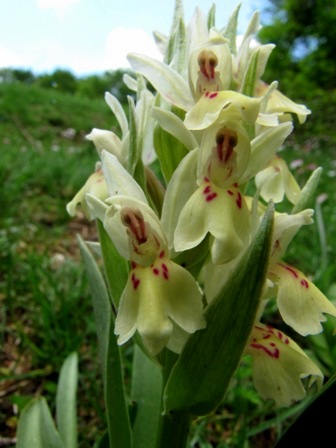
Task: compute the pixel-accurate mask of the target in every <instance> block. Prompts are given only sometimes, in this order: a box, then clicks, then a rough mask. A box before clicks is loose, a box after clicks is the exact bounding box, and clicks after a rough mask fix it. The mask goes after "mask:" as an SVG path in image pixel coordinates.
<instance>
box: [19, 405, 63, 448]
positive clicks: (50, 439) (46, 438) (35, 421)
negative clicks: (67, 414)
mask: <svg viewBox="0 0 336 448" xmlns="http://www.w3.org/2000/svg"><path fill="white" fill-rule="evenodd" d="M16 447H17V448H32V447H34V448H47V447H48V448H65V446H64V445H63V443H62V440H61V438H60V435H59V433H58V432H57V430H56V427H55V423H54V421H53V419H52V416H51V413H50V410H49V407H48V404H47V402H46V400H45V398H43V397H38V398H34V399H33V400H31V401H30V403H29V404H28V405H27V406H26V407H25V408H24V410H23V412H22V414H21V417H20V420H19V425H18V430H17V445H16Z"/></svg>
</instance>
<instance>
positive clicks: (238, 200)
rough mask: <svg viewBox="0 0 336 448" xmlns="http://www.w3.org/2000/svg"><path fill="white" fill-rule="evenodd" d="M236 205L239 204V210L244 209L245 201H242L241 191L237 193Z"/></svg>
mask: <svg viewBox="0 0 336 448" xmlns="http://www.w3.org/2000/svg"><path fill="white" fill-rule="evenodd" d="M236 204H237V206H238V208H242V205H243V199H242V195H241V193H240V191H238V193H237V199H236Z"/></svg>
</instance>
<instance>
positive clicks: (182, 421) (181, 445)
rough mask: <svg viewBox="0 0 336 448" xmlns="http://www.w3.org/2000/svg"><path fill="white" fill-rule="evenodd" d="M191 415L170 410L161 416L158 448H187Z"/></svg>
mask: <svg viewBox="0 0 336 448" xmlns="http://www.w3.org/2000/svg"><path fill="white" fill-rule="evenodd" d="M190 421H191V419H190V415H189V414H188V413H182V412H178V413H177V412H176V413H173V412H170V413H169V414H165V415H163V416H162V417H161V422H160V427H159V435H158V440H157V445H156V448H172V447H174V448H186V446H187V440H188V434H189V427H190Z"/></svg>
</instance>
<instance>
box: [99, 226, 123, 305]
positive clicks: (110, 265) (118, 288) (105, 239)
mask: <svg viewBox="0 0 336 448" xmlns="http://www.w3.org/2000/svg"><path fill="white" fill-rule="evenodd" d="M97 228H98V232H99V240H100V245H101V250H102V254H103V258H104V268H105V274H106V278H107V282H108V285H109V291H110V295H111V297H112V302H113V305H114V306H115V308H118V305H119V301H120V297H121V294H122V292H123V290H124V288H125V285H126V282H127V278H128V262H127V261H126V260H125V259H124V258H123V257H122V256H121V255H120V254H119V252H118V251H117V249H116V248H115V246H114V244H113V242H112V240H111V238H110V237H109V235H108V234H107V232H106V230H105V228H104V226H103V224H102V222H101V221H99V220H98V221H97ZM104 287H105V284H104ZM102 312H103V313H104V312H105V311H104V310H102Z"/></svg>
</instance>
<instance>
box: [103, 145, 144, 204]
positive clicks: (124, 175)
mask: <svg viewBox="0 0 336 448" xmlns="http://www.w3.org/2000/svg"><path fill="white" fill-rule="evenodd" d="M101 156H102V165H103V172H104V176H105V179H106V183H107V186H108V191H109V194H110V196H111V197H113V196H116V195H126V196H131V197H133V198H136V199H138V200H139V201H141V202H144V203H147V199H146V196H145V193H144V192H143V191H142V189H141V187H140V186H139V185H138V184H137V182H136V181H135V180H134V179H133V177H132V176H131V175H130V174H129V173H128V171H126V169H125V168H124V167H123V166H122V165H121V163H120V162H119V160H118V159H117V157H116V156H114V155H113V154H110V153H109V152H107V151H102V155H101Z"/></svg>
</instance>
